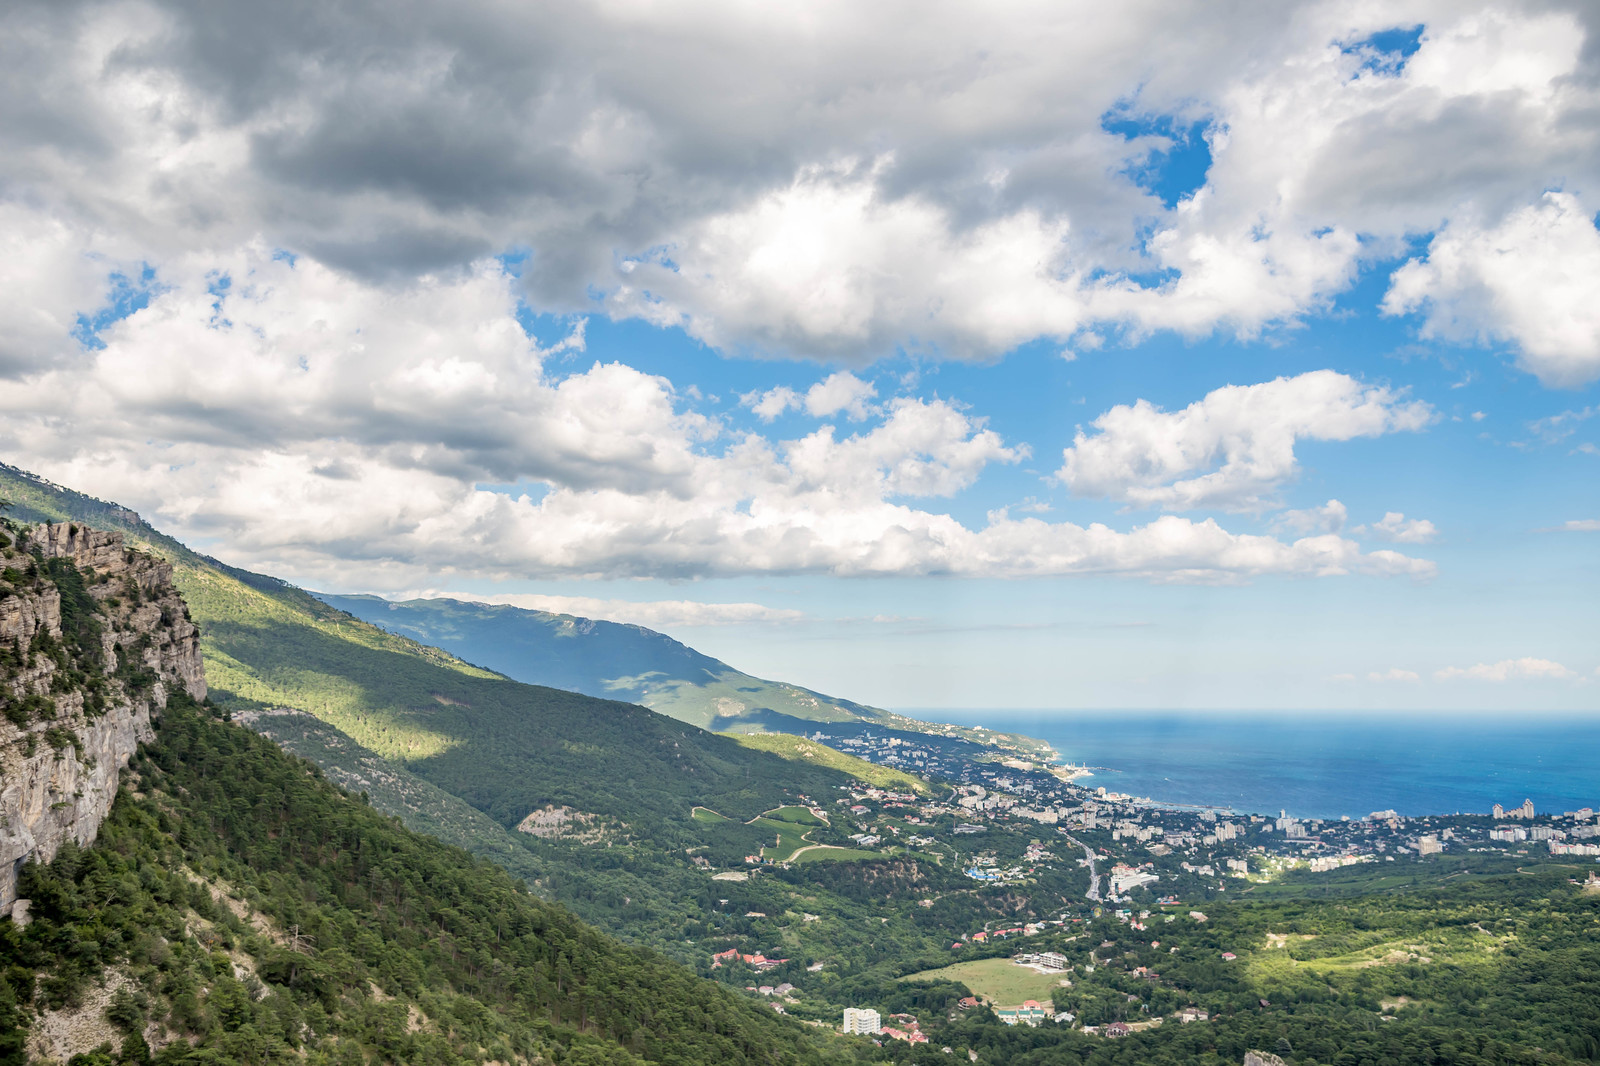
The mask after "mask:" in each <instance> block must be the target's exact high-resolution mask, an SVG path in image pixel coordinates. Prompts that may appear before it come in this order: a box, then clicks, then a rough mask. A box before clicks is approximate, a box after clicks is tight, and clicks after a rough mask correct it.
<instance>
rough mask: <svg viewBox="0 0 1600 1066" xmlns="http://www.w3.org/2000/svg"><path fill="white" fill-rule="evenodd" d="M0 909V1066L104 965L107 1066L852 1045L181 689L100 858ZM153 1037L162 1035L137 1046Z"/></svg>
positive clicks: (767, 1055) (725, 1053)
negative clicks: (14, 920) (437, 835)
mask: <svg viewBox="0 0 1600 1066" xmlns="http://www.w3.org/2000/svg"><path fill="white" fill-rule="evenodd" d="M24 878H25V880H24V893H25V895H26V896H27V897H28V898H30V899H32V900H33V909H32V915H33V920H32V922H31V923H30V924H29V925H27V927H26V928H25V929H20V930H19V929H17V928H15V927H14V926H13V925H12V924H11V923H9V922H6V923H0V975H3V980H0V1024H3V1025H4V1027H5V1028H7V1029H8V1030H9V1031H8V1032H7V1034H6V1035H5V1036H4V1037H0V1063H6V1064H10V1063H21V1062H23V1061H24V1059H23V1056H22V1041H23V1039H24V1031H23V1030H22V1029H19V1028H17V1026H19V1025H21V1024H24V1023H25V1022H26V1017H25V1015H24V1014H23V1012H21V1011H19V1009H18V1007H19V1005H21V1004H33V1005H36V1006H38V1007H39V1008H41V1009H45V1010H49V1009H58V1008H62V1007H67V1006H70V1005H73V1004H77V1003H82V1002H83V1001H84V1000H85V997H86V996H88V995H89V994H90V993H91V992H92V991H93V990H94V989H95V988H96V986H98V985H100V984H102V983H103V982H105V981H106V980H107V979H108V978H107V975H108V974H110V975H114V980H115V983H116V992H115V994H114V996H113V997H112V1002H111V1007H110V1010H109V1012H108V1014H109V1016H110V1017H111V1019H112V1020H113V1021H114V1022H115V1023H116V1024H117V1025H118V1026H119V1027H120V1028H121V1029H122V1030H123V1031H124V1036H123V1038H122V1040H121V1041H120V1042H119V1043H117V1044H116V1045H115V1046H111V1047H106V1048H103V1049H102V1050H101V1051H99V1052H96V1053H94V1054H91V1055H85V1056H79V1057H77V1058H75V1059H74V1066H98V1064H100V1063H111V1062H123V1063H145V1062H156V1063H189V1062H193V1063H202V1062H240V1063H264V1062H311V1063H350V1064H356V1063H364V1062H374V1061H392V1062H416V1063H468V1062H471V1063H481V1062H490V1061H500V1062H510V1061H513V1060H518V1061H540V1060H544V1061H550V1062H557V1063H582V1064H591V1063H593V1064H599V1063H617V1064H621V1063H628V1062H636V1061H640V1060H644V1061H651V1062H659V1063H708V1062H726V1063H773V1064H778V1063H796V1064H798V1063H806V1062H823V1061H838V1059H839V1057H840V1056H841V1055H844V1054H846V1052H845V1049H844V1048H843V1047H841V1046H839V1044H838V1042H837V1041H836V1040H834V1039H833V1038H831V1037H829V1036H828V1035H827V1034H826V1033H825V1032H824V1031H821V1030H816V1029H805V1028H803V1027H801V1026H799V1025H797V1024H795V1023H792V1022H788V1021H786V1020H784V1019H782V1018H779V1017H777V1016H776V1015H775V1014H774V1013H773V1012H772V1011H771V1010H769V1009H766V1008H763V1007H762V1006H760V1005H759V1004H755V1003H752V1002H750V1001H749V1000H747V999H745V998H744V997H742V996H739V995H736V994H734V993H732V992H730V991H727V990H725V989H723V988H720V987H718V986H717V985H715V984H713V983H711V982H708V981H704V980H701V979H699V978H697V977H695V976H694V975H692V974H691V973H689V972H688V971H686V970H684V969H683V968H682V967H680V966H677V965H675V964H673V963H671V962H670V961H668V960H666V959H665V958H663V957H661V956H659V955H657V954H655V953H653V952H650V951H647V950H643V949H637V948H628V947H624V946H621V945H619V944H618V943H616V942H615V941H613V940H610V939H609V938H607V937H605V936H604V935H602V934H600V933H598V932H596V931H594V930H593V929H590V928H588V927H585V926H584V925H583V924H581V923H580V922H579V921H577V920H576V919H575V918H574V917H573V916H572V915H571V914H570V913H569V912H567V911H565V910H564V909H562V908H560V907H556V906H552V905H550V904H548V903H545V902H543V901H541V900H539V899H537V898H536V897H534V896H533V895H531V894H530V893H529V892H528V890H527V888H526V887H525V886H524V885H523V884H521V883H520V882H518V881H517V880H516V879H514V878H513V877H511V876H510V875H509V874H507V873H506V872H505V871H504V870H502V869H500V868H498V867H496V866H494V865H492V864H489V863H487V862H484V861H482V860H478V859H474V858H473V857H471V856H469V855H468V854H466V853H465V852H463V851H461V850H459V849H457V848H453V847H450V846H448V845H445V844H442V843H439V842H438V841H435V840H432V839H430V838H428V837H425V836H422V835H420V834H416V833H413V832H411V831H409V830H407V829H405V828H404V827H402V826H400V825H399V824H398V823H397V822H396V821H395V820H394V819H392V818H389V817H386V816H384V815H382V814H379V813H378V812H377V811H374V810H373V809H372V808H371V807H369V806H367V805H365V804H364V803H362V802H361V800H360V799H359V798H358V797H351V796H349V795H347V794H345V793H343V792H342V791H341V790H339V789H337V788H335V787H334V786H332V785H331V784H330V783H329V782H327V781H326V780H325V779H324V778H323V776H322V775H321V773H320V772H318V771H317V770H316V768H315V767H313V766H311V765H310V764H308V763H306V762H304V761H302V760H300V759H297V758H295V757H293V756H289V755H286V754H284V753H283V752H282V751H281V750H280V749H278V748H277V747H276V746H275V745H273V744H272V743H271V742H270V741H267V740H265V739H262V738H260V737H257V736H255V735H253V734H251V733H249V732H247V731H245V730H243V729H240V728H237V727H235V726H230V725H227V724H224V723H222V722H221V721H219V720H216V719H214V718H212V717H211V715H210V712H209V711H207V710H206V709H205V708H201V707H197V706H195V705H193V704H192V702H190V701H188V700H187V699H185V698H183V697H181V696H180V697H175V698H174V700H173V703H172V705H171V706H169V708H168V710H167V712H166V714H165V715H164V716H163V719H162V722H161V726H160V733H159V737H158V740H157V742H156V743H155V744H154V745H152V746H150V747H148V748H147V749H145V750H144V751H143V752H142V753H141V755H140V756H139V757H138V758H137V759H136V760H135V761H134V763H133V764H132V766H131V773H130V775H129V787H127V788H125V789H124V791H123V792H122V794H121V795H120V796H119V797H118V800H117V803H116V805H115V807H114V808H113V810H112V813H111V815H110V817H109V818H108V819H107V820H106V822H105V824H104V825H103V826H102V828H101V833H100V839H99V841H98V842H97V843H96V844H95V846H93V847H92V848H88V849H77V848H74V847H70V846H69V847H66V848H64V849H63V851H62V853H61V854H60V855H59V856H58V857H57V858H56V860H55V861H54V862H53V863H51V864H50V865H48V866H39V865H30V866H29V867H27V868H26V870H25V873H24ZM147 1033H153V1034H160V1035H161V1036H162V1037H165V1038H170V1039H171V1042H170V1043H167V1044H166V1046H165V1047H164V1048H162V1049H161V1050H160V1051H159V1052H155V1053H152V1052H151V1050H150V1046H149V1042H148V1041H147V1039H146V1034H147Z"/></svg>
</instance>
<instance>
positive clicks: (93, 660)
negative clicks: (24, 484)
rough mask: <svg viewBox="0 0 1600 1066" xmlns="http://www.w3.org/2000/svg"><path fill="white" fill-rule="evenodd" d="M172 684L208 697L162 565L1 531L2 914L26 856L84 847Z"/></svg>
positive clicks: (123, 551)
mask: <svg viewBox="0 0 1600 1066" xmlns="http://www.w3.org/2000/svg"><path fill="white" fill-rule="evenodd" d="M177 688H182V689H183V690H185V691H186V692H188V693H189V695H191V696H193V697H194V698H195V699H197V700H200V699H204V698H205V695H206V682H205V671H204V669H203V667H202V666H201V663H200V634H199V630H198V629H196V628H195V626H194V624H193V623H192V622H190V620H189V615H188V610H187V609H186V608H185V607H184V604H183V600H182V598H181V597H180V596H179V595H178V592H177V590H176V588H174V587H173V584H172V567H171V566H170V565H169V564H167V563H166V562H163V561H162V560H160V559H157V558H155V557H154V556H151V555H146V554H144V553H142V552H137V551H132V550H130V549H128V548H127V547H126V546H125V545H124V544H123V541H122V534H120V533H106V532H101V531H99V530H93V529H89V528H87V527H85V526H80V525H69V524H63V525H42V526H35V527H33V528H31V529H0V917H3V916H5V915H8V914H12V915H13V916H14V917H16V918H18V919H19V920H20V919H21V918H22V917H23V916H24V915H25V910H26V904H25V903H24V904H22V905H20V906H19V905H18V900H17V877H18V874H19V873H20V872H21V870H22V867H23V865H24V864H25V863H26V862H27V861H28V860H29V859H37V860H39V861H41V862H48V861H49V860H50V859H52V858H54V857H55V854H56V851H57V850H58V849H59V848H60V846H61V845H62V843H63V842H65V841H66V840H68V839H71V840H74V841H76V842H77V843H79V844H88V843H90V842H91V841H93V840H94V838H95V834H96V833H97V832H98V831H99V828H100V822H101V820H102V819H103V818H104V817H105V815H106V811H107V810H109V809H110V806H111V802H112V800H113V799H115V798H116V794H117V784H118V777H119V775H120V772H121V770H122V768H123V767H125V766H126V765H127V763H128V758H129V756H130V755H132V754H133V751H134V749H135V748H136V747H137V746H138V744H139V742H140V741H143V740H149V739H151V737H152V735H153V734H152V731H151V724H150V716H151V714H152V713H154V712H159V711H160V709H161V708H163V707H165V706H166V704H167V696H168V693H169V692H172V691H174V690H176V689H177ZM14 912H19V913H14Z"/></svg>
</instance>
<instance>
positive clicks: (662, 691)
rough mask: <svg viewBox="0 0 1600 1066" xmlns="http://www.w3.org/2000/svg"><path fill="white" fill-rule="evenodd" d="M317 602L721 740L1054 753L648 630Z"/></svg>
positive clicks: (452, 605) (447, 605)
mask: <svg viewBox="0 0 1600 1066" xmlns="http://www.w3.org/2000/svg"><path fill="white" fill-rule="evenodd" d="M315 595H316V596H318V597H319V598H321V599H323V600H324V601H326V602H327V603H329V604H332V605H334V606H336V607H339V608H341V609H342V610H346V611H349V612H350V613H351V614H353V615H356V616H357V617H360V618H363V619H365V620H367V621H369V622H372V623H374V624H376V625H378V626H381V627H382V628H384V629H387V630H390V631H392V632H395V633H399V634H403V635H405V636H408V637H415V638H416V639H417V640H420V641H422V642H423V643H426V644H432V645H436V646H438V647H440V648H444V649H445V650H447V651H450V652H452V653H454V654H456V655H459V656H461V657H462V658H464V659H467V660H469V661H471V662H474V663H478V664H480V665H482V666H486V667H489V668H490V669H493V670H498V671H500V672H501V673H503V674H505V675H506V676H507V677H512V678H516V679H517V680H518V681H525V682H527V683H529V684H532V685H551V686H554V687H556V688H565V689H571V690H572V691H574V692H582V693H586V694H588V695H590V696H600V697H606V698H609V699H624V700H628V701H629V702H631V703H639V704H643V705H644V706H646V707H649V708H650V709H651V710H654V711H659V712H661V713H662V714H665V715H668V716H670V717H672V718H676V719H678V720H679V721H680V722H688V723H690V724H691V725H697V726H700V727H701V728H703V729H710V730H713V731H715V732H724V733H758V732H775V733H796V734H809V733H811V732H813V731H815V730H816V729H817V728H818V727H819V726H822V727H824V729H825V727H826V726H828V725H830V724H833V725H843V726H845V727H847V728H846V730H845V731H846V732H849V731H854V730H859V729H860V728H861V727H862V726H875V727H879V728H883V729H892V730H898V731H902V732H908V733H933V734H936V735H939V736H942V737H947V738H951V739H957V740H962V741H966V742H968V743H973V744H978V745H981V746H983V747H994V748H998V749H1001V750H1002V752H1003V753H1004V754H1008V755H1023V756H1028V757H1040V756H1044V757H1047V758H1048V757H1049V756H1050V755H1051V754H1053V753H1051V752H1050V751H1049V747H1048V745H1046V744H1044V743H1042V742H1041V741H1037V740H1034V739H1032V738H1029V737H1023V736H1015V735H1012V734H1004V733H993V732H981V733H980V732H979V731H977V730H974V729H967V728H962V727H959V726H951V725H943V724H939V723H930V722H923V721H920V720H918V719H915V718H910V717H907V716H906V715H903V714H897V713H895V712H894V711H886V710H883V709H882V708H878V707H870V706H867V705H866V704H862V703H855V702H853V701H851V700H845V699H840V698H839V697H837V696H828V695H824V694H823V693H821V692H815V691H813V690H811V689H808V688H802V687H801V686H799V685H791V684H788V683H786V682H782V681H769V680H766V679H765V678H760V677H754V676H752V675H750V674H747V673H745V672H743V671H742V670H737V669H735V668H734V667H732V666H729V665H728V664H727V663H725V662H722V661H721V660H720V659H714V658H712V657H711V656H709V655H705V654H703V653H701V652H698V651H696V650H695V649H693V648H691V647H689V646H688V645H685V644H683V643H681V642H679V641H676V640H674V639H672V638H671V637H669V636H667V635H666V634H664V633H657V632H655V631H654V630H651V629H646V628H644V627H643V626H636V625H625V624H622V623H620V622H605V621H600V620H598V619H593V618H579V617H576V616H574V615H566V614H551V613H549V612H546V611H530V610H525V609H523V608H520V607H510V606H505V605H502V604H487V603H467V602H462V601H460V600H452V599H444V598H436V599H419V600H406V601H402V602H391V601H389V600H385V599H381V598H379V597H377V596H334V595H331V594H327V593H316V594H315ZM825 731H826V729H825ZM834 732H838V730H835V731H834Z"/></svg>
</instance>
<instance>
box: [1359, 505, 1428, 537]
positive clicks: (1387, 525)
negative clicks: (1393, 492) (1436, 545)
mask: <svg viewBox="0 0 1600 1066" xmlns="http://www.w3.org/2000/svg"><path fill="white" fill-rule="evenodd" d="M1350 532H1352V533H1354V534H1356V535H1357V536H1368V537H1371V538H1373V539H1374V540H1384V541H1388V542H1389V543H1391V544H1427V543H1429V542H1430V541H1432V540H1433V539H1434V538H1435V537H1437V536H1438V535H1439V530H1438V528H1437V527H1436V526H1434V524H1433V523H1432V522H1430V521H1428V520H1427V519H1426V518H1407V517H1406V516H1405V515H1404V514H1402V513H1401V512H1399V511H1388V512H1386V513H1385V514H1384V516H1383V518H1382V519H1380V520H1379V521H1377V522H1374V523H1372V524H1371V525H1370V526H1356V527H1355V528H1354V529H1352V530H1351V531H1350Z"/></svg>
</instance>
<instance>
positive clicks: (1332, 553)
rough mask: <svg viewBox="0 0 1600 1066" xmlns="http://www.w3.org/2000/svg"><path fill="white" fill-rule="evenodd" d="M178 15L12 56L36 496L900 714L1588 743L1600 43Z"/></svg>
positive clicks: (62, 18)
mask: <svg viewBox="0 0 1600 1066" xmlns="http://www.w3.org/2000/svg"><path fill="white" fill-rule="evenodd" d="M150 11H151V15H152V17H151V18H150V19H148V20H144V21H141V22H139V23H138V24H135V23H131V22H128V21H126V20H119V19H118V18H117V17H116V16H115V12H113V11H111V10H110V9H105V8H100V7H95V6H93V5H85V6H82V7H81V8H78V7H74V5H70V4H69V5H65V6H63V5H61V4H49V3H43V2H40V3H22V4H17V5H12V6H11V7H9V8H8V9H7V10H6V11H5V12H4V13H0V58H3V59H4V60H5V62H7V64H8V66H9V69H12V70H14V71H16V78H15V80H14V81H12V82H10V83H9V84H8V87H5V88H3V89H0V93H3V94H4V95H5V99H4V101H3V102H4V105H5V106H6V107H7V108H8V110H7V113H8V114H12V115H15V116H18V120H17V121H15V122H11V123H8V124H7V127H6V129H5V130H4V131H0V247H3V248H4V249H5V250H6V254H5V255H4V256H0V458H3V459H5V461H7V462H11V463H14V464H17V465H20V466H23V467H25V468H28V469H31V470H34V471H36V472H38V473H40V474H43V475H45V476H47V477H50V478H52V479H54V480H56V481H59V482H61V483H63V484H68V485H71V486H73V487H75V488H79V489H82V490H85V491H89V492H92V493H94V494H96V495H99V496H102V497H105V498H108V499H115V500H118V501H120V502H123V503H126V504H128V505H130V506H133V507H136V508H138V509H139V510H140V511H142V512H143V513H144V514H146V515H147V516H148V517H149V518H150V519H151V520H152V521H154V522H156V523H157V524H158V525H160V526H161V527H162V528H164V529H167V530H169V531H171V532H172V533H174V534H176V535H178V536H181V537H183V538H185V539H187V540H188V541H190V542H191V543H194V544H196V545H197V546H200V547H203V548H204V549H205V550H208V551H210V552H212V553H214V554H216V555H218V556H219V557H221V558H224V559H226V560H228V561H230V562H233V563H236V564H238V565H242V566H247V567H251V568H254V569H258V570H262V571H266V572H270V573H274V574H278V575H281V576H283V577H286V578H288V579H290V580H293V581H296V582H298V583H300V584H302V585H305V586H307V587H311V588H318V589H326V590H329V591H337V592H377V593H381V594H384V595H391V596H405V595H418V594H423V595H459V596H470V597H475V598H485V599H494V600H499V601H503V602H512V603H518V604H521V605H524V606H530V607H536V608H539V609H550V610H561V611H567V612H570V613H576V614H586V615H593V616H597V617H605V618H614V619H621V620H625V621H634V622H639V623H640V624H644V625H649V626H652V627H655V628H658V629H662V630H664V631H666V632H669V633H671V634H673V635H674V636H677V637H679V638H680V639H683V640H685V641H687V642H688V643H690V644H692V645H694V646H696V647H698V648H701V649H703V650H705V651H708V652H710V653H712V654H715V655H719V656H721V657H723V658H725V659H727V660H728V661H729V662H731V663H733V664H735V665H737V666H739V667H741V668H743V669H746V670H750V671H752V672H755V673H758V674H762V675H765V676H769V677H774V678H780V679H785V680H792V681H796V682H799V683H802V684H806V685H810V686H812V687H814V688H817V689H820V690H822V691H825V692H829V693H834V694H837V695H841V696H846V697H850V698H853V699H857V700H862V701H867V702H871V703H875V704H879V705H883V706H891V707H937V706H948V707H975V706H991V707H1033V708H1071V707H1156V708H1222V709H1235V708H1258V709H1272V708H1281V709H1330V708H1334V709H1347V710H1374V709H1385V708H1410V709H1435V710H1439V711H1441V712H1444V713H1455V712H1461V711H1467V710H1488V711H1497V712H1506V713H1515V712H1518V711H1523V710H1551V711H1573V712H1592V711H1593V710H1594V709H1595V707H1596V698H1595V692H1596V691H1597V686H1600V653H1597V652H1596V651H1595V649H1596V648H1597V647H1600V639H1596V638H1597V636H1600V633H1597V627H1596V615H1595V611H1594V608H1593V604H1594V603H1595V602H1596V594H1597V592H1600V574H1597V561H1600V476H1597V474H1600V396H1597V389H1600V384H1597V382H1600V299H1596V294H1597V293H1600V229H1597V228H1596V213H1597V211H1600V130H1597V129H1596V128H1595V126H1594V123H1593V122H1592V115H1593V114H1594V113H1595V109H1596V108H1597V107H1600V67H1597V66H1596V62H1597V61H1596V58H1595V57H1596V56H1597V55H1600V52H1597V51H1596V49H1595V48H1594V46H1593V42H1594V40H1596V32H1597V26H1596V19H1595V11H1594V9H1593V6H1592V5H1586V4H1582V3H1576V2H1573V3H1560V2H1557V3H1533V2H1531V0H1530V2H1526V3H1524V2H1518V0H1473V2H1471V3H1459V2H1455V0H1448V2H1447V0H1403V2H1397V3H1394V4H1389V5H1382V6H1368V5H1356V4H1351V3H1348V2H1343V0H1300V2H1296V3H1286V4H1281V5H1270V6H1269V7H1264V8H1261V9H1260V10H1257V11H1253V12H1251V13H1250V14H1249V15H1248V16H1247V17H1246V16H1238V17H1233V18H1230V19H1229V20H1228V22H1227V23H1226V24H1225V25H1224V24H1222V23H1220V22H1218V21H1217V20H1216V19H1215V17H1214V15H1212V13H1211V12H1210V11H1209V10H1207V9H1206V8H1205V7H1204V6H1202V5H1181V4H1154V5H1146V6H1140V7H1137V8H1135V7H1133V6H1127V5H1124V6H1120V7H1116V8H1115V9H1105V8H1103V6H1094V5H1074V4H1065V5H1063V4H1059V3H1039V2H1033V0H1009V2H1007V3H1002V4H1000V5H998V6H992V7H991V8H987V9H985V10H983V11H981V12H980V11H978V10H977V9H975V8H972V7H971V6H970V5H961V4H955V3H950V4H945V3H931V4H930V3H915V4H912V3H909V2H908V3H905V4H899V3H887V4H882V5H875V6H873V7H872V8H870V9H863V8H861V7H860V6H859V5H851V4H848V3H842V2H841V3H832V2H826V0H825V2H821V3H817V4H813V5H807V7H806V9H805V10H804V11H803V12H802V11H800V10H799V9H794V10H788V9H786V10H784V11H782V12H775V11H774V10H773V9H771V8H770V7H769V6H765V5H750V4H743V3H739V2H736V0H693V2H688V3H683V4H677V5H671V6H670V7H669V8H657V7H650V6H638V7H635V6H629V5H615V4H611V5H599V4H585V3H579V4H573V5H566V6H564V7H562V8H561V9H559V10H556V9H526V10H521V9H519V10H511V9H507V8H505V7H504V6H503V5H497V4H493V3H481V4H480V3H477V2H466V3H463V4H460V5H455V6H454V7H453V8H452V9H451V10H449V11H445V10H444V9H442V8H441V9H434V8H428V7H424V8H420V9H417V10H414V11H411V12H410V13H409V14H401V13H399V12H398V11H386V12H379V13H376V14H375V13H373V12H371V11H366V10H360V9H357V8H356V7H355V6H354V5H352V4H345V3H342V2H336V3H333V4H330V5H327V7H326V13H327V18H326V19H325V20H324V22H323V23H322V24H320V25H319V28H318V31H317V37H316V39H315V40H311V39H308V38H307V37H306V35H305V28H304V26H303V25H301V24H300V23H298V22H297V21H295V20H294V19H292V18H290V17H288V16H287V15H279V14H275V13H271V12H268V13H265V14H263V13H262V12H261V11H260V10H258V9H257V8H256V7H254V6H252V5H247V4H243V3H237V4H235V3H229V2H224V3H218V4H212V5H206V6H205V7H204V8H203V9H192V8H190V7H186V6H184V5H181V4H177V3H171V4H169V3H165V2H161V0H156V2H154V3H153V4H152V5H151V7H150ZM908 27H909V29H908ZM19 42H26V45H25V46H24V44H22V43H19ZM884 42H893V44H894V46H893V47H885V46H884Z"/></svg>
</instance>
